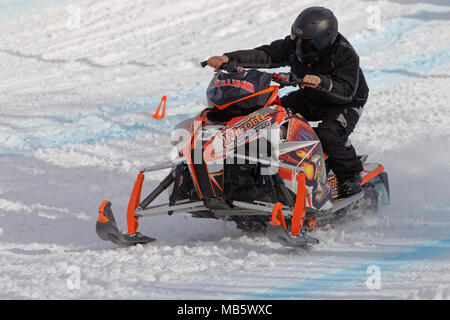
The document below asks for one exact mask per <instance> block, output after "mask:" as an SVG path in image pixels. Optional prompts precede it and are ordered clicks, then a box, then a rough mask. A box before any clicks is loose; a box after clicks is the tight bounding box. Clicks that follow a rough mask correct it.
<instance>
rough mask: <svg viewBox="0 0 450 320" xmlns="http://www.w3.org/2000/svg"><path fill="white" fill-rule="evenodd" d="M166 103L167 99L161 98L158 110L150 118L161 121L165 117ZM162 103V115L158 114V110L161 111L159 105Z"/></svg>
mask: <svg viewBox="0 0 450 320" xmlns="http://www.w3.org/2000/svg"><path fill="white" fill-rule="evenodd" d="M166 101H167V97H166V96H163V97H162V98H161V102H160V103H159V106H158V109H157V110H156V112H155V114H154V115H152V117H153V118H155V119H156V120H159V119H162V118H164V116H165V115H166ZM163 103H164V105H163V109H162V113H161V114H159V109H161V105H162V104H163Z"/></svg>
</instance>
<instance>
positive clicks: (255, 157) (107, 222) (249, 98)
mask: <svg viewBox="0 0 450 320" xmlns="http://www.w3.org/2000/svg"><path fill="white" fill-rule="evenodd" d="M202 66H203V67H204V66H206V62H202ZM272 82H274V83H275V84H272ZM300 84H301V81H300V80H297V79H295V78H293V77H292V76H288V77H286V74H282V73H267V72H263V71H260V70H257V69H248V70H244V69H243V68H241V67H238V66H236V65H233V64H231V63H228V64H224V65H223V66H222V68H221V70H219V71H218V72H216V73H215V74H214V77H213V79H212V81H211V82H210V84H209V86H208V88H207V92H206V98H207V102H208V107H207V108H206V109H204V110H203V111H202V112H200V114H198V115H197V116H196V117H193V118H190V119H187V120H185V121H183V122H181V123H179V124H178V125H177V126H176V127H175V129H174V131H173V134H172V137H171V143H172V145H173V147H174V150H175V153H176V155H175V156H174V157H173V159H172V160H170V161H166V162H164V163H159V164H155V165H152V166H150V167H147V168H142V169H140V170H139V173H138V175H137V179H136V181H135V183H134V187H133V190H132V192H131V196H130V200H129V203H128V209H127V213H126V217H127V226H128V232H120V231H119V229H118V227H117V224H116V222H115V218H114V215H113V213H112V210H111V202H109V201H107V200H105V201H104V202H103V203H102V204H101V205H100V208H99V218H98V220H97V224H96V232H97V234H98V236H99V237H100V238H101V239H103V240H109V241H112V242H114V243H116V244H118V245H135V244H138V243H139V244H145V243H149V242H152V241H154V240H155V239H154V238H151V237H148V236H145V235H142V234H141V233H139V232H138V231H137V230H138V226H139V219H140V218H143V217H152V216H157V215H172V214H176V213H190V214H191V215H192V217H195V218H214V219H224V220H227V221H234V222H235V223H236V226H237V227H238V228H239V229H242V230H244V231H247V232H253V231H258V232H266V234H267V236H268V238H269V239H270V240H272V241H276V242H280V243H282V244H284V245H287V246H306V245H311V244H316V243H318V242H319V240H318V239H315V238H313V237H312V236H311V235H310V234H311V232H310V231H312V230H314V229H315V228H317V227H319V226H321V225H323V224H328V223H330V222H332V221H336V220H339V219H341V218H343V217H346V216H349V215H350V214H351V213H352V212H360V213H361V212H362V213H363V214H364V213H365V212H366V211H370V210H372V211H376V210H377V209H378V206H379V204H388V203H389V183H388V175H387V173H386V172H385V171H384V168H383V166H382V165H381V164H378V163H370V162H368V161H367V156H366V155H363V156H360V157H361V160H362V162H363V166H364V171H363V172H362V182H361V185H362V189H363V191H362V192H360V193H358V194H354V195H352V196H349V197H345V198H342V197H340V196H339V183H338V181H337V179H336V177H335V175H334V173H333V172H332V170H330V169H329V166H327V156H326V154H324V152H323V150H322V146H321V143H320V140H319V138H318V136H317V135H316V133H315V129H314V127H313V126H312V124H310V123H308V121H306V120H305V119H304V118H303V117H302V115H301V114H298V113H297V114H296V113H294V112H293V111H292V110H289V109H286V108H283V106H282V105H281V103H280V98H279V89H280V88H282V87H286V86H297V85H300ZM164 169H165V170H168V169H169V170H170V173H169V174H168V175H167V177H166V178H165V179H164V180H162V181H161V183H160V184H159V185H158V186H157V187H156V188H155V189H154V190H153V191H152V192H151V193H150V194H149V195H148V196H147V197H146V198H145V199H144V200H142V201H141V199H140V198H141V189H142V185H143V181H144V174H145V173H149V172H153V171H156V170H164ZM164 190H168V192H169V198H168V202H167V203H163V204H158V205H151V204H152V202H153V201H154V200H155V199H156V198H157V197H158V196H159V195H160V194H161V193H162V192H163V191H164Z"/></svg>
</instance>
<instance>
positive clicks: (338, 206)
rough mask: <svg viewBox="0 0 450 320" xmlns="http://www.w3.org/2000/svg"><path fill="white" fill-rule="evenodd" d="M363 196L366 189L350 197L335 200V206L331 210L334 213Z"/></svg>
mask: <svg viewBox="0 0 450 320" xmlns="http://www.w3.org/2000/svg"><path fill="white" fill-rule="evenodd" d="M362 198H364V191H361V192H360V193H357V194H354V195H353V196H350V197H348V198H343V199H337V200H333V208H332V209H331V212H332V213H334V212H336V211H339V210H341V209H344V208H345V207H347V206H349V205H350V204H352V203H353V202H356V201H358V200H361V199H362Z"/></svg>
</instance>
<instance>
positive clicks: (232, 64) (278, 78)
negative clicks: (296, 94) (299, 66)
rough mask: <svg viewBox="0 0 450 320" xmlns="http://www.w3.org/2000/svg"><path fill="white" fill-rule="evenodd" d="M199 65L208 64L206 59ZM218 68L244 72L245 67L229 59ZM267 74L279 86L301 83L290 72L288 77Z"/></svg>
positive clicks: (291, 85) (204, 65)
mask: <svg viewBox="0 0 450 320" xmlns="http://www.w3.org/2000/svg"><path fill="white" fill-rule="evenodd" d="M200 65H201V66H202V68H205V67H206V66H207V65H208V61H207V60H205V61H202V62H201V63H200ZM219 69H220V70H226V71H228V72H244V71H245V69H244V68H242V67H240V66H238V65H237V63H236V62H234V61H231V62H228V63H223V64H222V65H221V66H220V68H219ZM266 73H268V74H270V75H271V76H272V81H273V82H276V83H278V84H279V85H280V87H281V88H282V87H295V86H300V85H301V84H302V79H298V78H297V77H296V76H294V75H293V74H292V73H290V74H289V76H288V78H285V77H281V76H280V73H270V72H266ZM291 77H292V78H293V81H289V80H290V78H291Z"/></svg>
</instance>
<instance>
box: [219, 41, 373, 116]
mask: <svg viewBox="0 0 450 320" xmlns="http://www.w3.org/2000/svg"><path fill="white" fill-rule="evenodd" d="M295 41H296V40H292V39H291V37H290V36H287V37H286V38H284V39H280V40H276V41H274V42H272V43H271V44H270V45H264V46H261V47H258V48H255V49H252V50H239V51H234V52H229V53H225V55H226V56H228V57H229V58H230V60H232V61H237V62H238V63H239V65H241V66H242V67H244V68H279V67H285V66H290V67H291V72H292V73H293V74H294V75H296V76H297V77H298V78H303V77H304V76H305V75H307V74H312V75H317V76H319V77H320V78H321V80H322V82H321V85H320V86H319V87H318V88H317V89H311V88H306V89H304V96H305V98H306V99H308V100H309V101H310V103H311V104H313V105H315V106H317V107H321V108H327V107H330V106H343V105H348V106H355V107H360V106H363V105H364V104H365V102H366V101H367V98H368V95H369V88H368V86H367V83H366V80H365V78H364V74H363V72H362V70H361V68H360V67H359V56H358V55H357V53H356V52H355V50H354V49H353V47H352V46H351V44H350V43H349V42H348V41H347V39H345V38H344V36H342V35H341V34H339V35H338V37H337V39H336V41H335V43H334V44H333V45H332V46H331V47H329V48H328V49H327V50H325V51H324V52H323V53H321V55H320V57H319V59H318V60H317V61H314V62H313V63H311V64H306V63H302V62H300V61H299V60H298V59H297V57H296V54H295Z"/></svg>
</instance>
